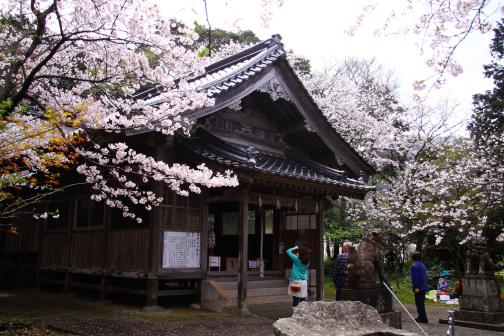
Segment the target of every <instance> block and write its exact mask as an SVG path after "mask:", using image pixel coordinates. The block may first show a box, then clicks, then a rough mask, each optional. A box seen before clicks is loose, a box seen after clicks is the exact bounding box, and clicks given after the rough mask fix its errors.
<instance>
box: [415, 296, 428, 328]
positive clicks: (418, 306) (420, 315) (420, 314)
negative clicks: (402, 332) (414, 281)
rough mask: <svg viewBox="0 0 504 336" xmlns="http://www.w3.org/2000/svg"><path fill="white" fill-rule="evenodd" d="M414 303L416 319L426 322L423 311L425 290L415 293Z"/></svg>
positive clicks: (425, 314) (425, 315)
mask: <svg viewBox="0 0 504 336" xmlns="http://www.w3.org/2000/svg"><path fill="white" fill-rule="evenodd" d="M415 305H416V309H417V312H418V319H419V320H420V321H423V322H427V313H426V312H425V291H420V292H418V293H415Z"/></svg>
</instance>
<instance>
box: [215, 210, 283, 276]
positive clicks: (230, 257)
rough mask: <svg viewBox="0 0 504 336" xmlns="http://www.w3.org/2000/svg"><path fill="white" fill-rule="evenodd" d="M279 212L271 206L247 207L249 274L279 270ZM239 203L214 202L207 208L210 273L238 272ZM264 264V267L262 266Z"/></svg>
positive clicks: (261, 273)
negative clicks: (277, 242) (277, 248)
mask: <svg viewBox="0 0 504 336" xmlns="http://www.w3.org/2000/svg"><path fill="white" fill-rule="evenodd" d="M279 215H280V212H279V211H278V210H275V209H274V208H273V207H271V206H261V207H260V206H259V205H257V204H250V205H249V207H248V253H247V254H248V262H247V265H248V273H249V274H251V275H264V274H270V273H272V272H274V271H278V251H275V249H274V245H278V244H275V241H276V240H277V238H276V236H277V235H278V227H279V217H280V216H279ZM239 233H240V212H239V204H238V203H235V202H226V203H215V204H211V205H210V206H209V209H208V270H209V271H210V272H211V273H214V272H221V273H232V274H236V273H238V271H239V263H238V255H239V248H240V246H239ZM261 265H262V267H261Z"/></svg>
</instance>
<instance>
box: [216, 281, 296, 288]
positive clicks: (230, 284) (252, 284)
mask: <svg viewBox="0 0 504 336" xmlns="http://www.w3.org/2000/svg"><path fill="white" fill-rule="evenodd" d="M217 283H218V285H219V286H220V287H221V288H223V289H226V290H227V289H237V288H238V282H237V281H217ZM288 284H289V282H288V281H287V280H285V279H273V280H256V281H247V288H272V287H284V288H287V285H288Z"/></svg>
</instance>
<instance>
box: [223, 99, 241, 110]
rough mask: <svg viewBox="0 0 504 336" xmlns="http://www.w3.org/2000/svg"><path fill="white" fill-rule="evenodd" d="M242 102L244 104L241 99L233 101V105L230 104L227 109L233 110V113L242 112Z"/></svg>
mask: <svg viewBox="0 0 504 336" xmlns="http://www.w3.org/2000/svg"><path fill="white" fill-rule="evenodd" d="M241 102H242V101H241V99H237V100H235V101H233V102H232V103H231V104H229V105H228V106H226V107H227V108H228V109H231V110H233V111H240V110H241V109H242V107H241Z"/></svg>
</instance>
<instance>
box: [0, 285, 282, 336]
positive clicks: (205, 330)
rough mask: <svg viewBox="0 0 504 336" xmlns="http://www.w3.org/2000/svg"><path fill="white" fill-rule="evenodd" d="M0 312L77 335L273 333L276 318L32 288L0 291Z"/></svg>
mask: <svg viewBox="0 0 504 336" xmlns="http://www.w3.org/2000/svg"><path fill="white" fill-rule="evenodd" d="M0 316H2V318H3V319H9V318H11V319H12V318H16V317H22V318H29V319H32V321H33V323H34V324H35V325H39V326H47V327H48V328H49V329H53V330H54V329H56V330H59V331H60V334H64V333H63V332H61V331H62V330H64V331H67V334H68V332H72V334H74V335H138V336H142V335H164V336H171V335H173V336H179V335H180V336H184V335H187V336H200V335H210V336H212V335H216V336H217V335H219V336H220V335H222V336H225V335H244V336H270V335H273V331H272V327H271V325H272V322H273V321H272V320H270V319H266V318H260V317H238V316H234V315H231V314H226V313H213V312H207V311H202V310H197V309H192V308H189V307H176V308H175V307H174V308H168V309H166V310H165V311H163V312H159V313H144V312H141V311H140V309H139V307H138V306H126V305H117V304H111V303H104V302H97V301H93V300H90V299H86V298H81V297H72V296H65V295H56V294H46V293H36V292H34V291H13V292H0ZM1 334H2V333H0V335H1Z"/></svg>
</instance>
